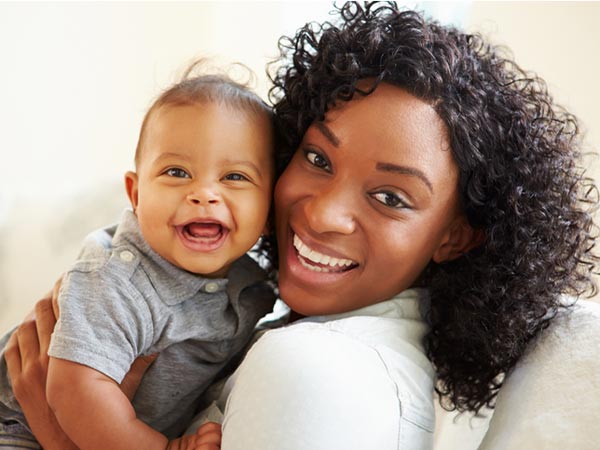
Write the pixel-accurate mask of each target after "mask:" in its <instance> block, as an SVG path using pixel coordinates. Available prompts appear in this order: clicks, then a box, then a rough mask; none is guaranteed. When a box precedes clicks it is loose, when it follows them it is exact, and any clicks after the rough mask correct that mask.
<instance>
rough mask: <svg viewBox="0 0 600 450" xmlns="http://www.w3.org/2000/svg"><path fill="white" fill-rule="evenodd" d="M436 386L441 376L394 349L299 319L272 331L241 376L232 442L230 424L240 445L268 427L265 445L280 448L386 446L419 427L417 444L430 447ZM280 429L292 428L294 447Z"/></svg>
mask: <svg viewBox="0 0 600 450" xmlns="http://www.w3.org/2000/svg"><path fill="white" fill-rule="evenodd" d="M432 389H433V380H432V379H431V378H430V377H428V376H424V374H423V372H422V371H421V370H420V369H419V367H418V366H415V365H414V364H413V363H412V362H411V361H410V358H407V357H406V356H404V355H403V354H402V353H397V352H394V351H392V349H391V348H390V347H386V346H384V345H382V346H379V347H378V346H375V345H372V343H369V342H366V343H365V342H364V341H361V340H360V339H357V338H356V336H355V335H351V334H348V333H345V332H343V331H341V330H340V329H339V328H336V327H331V326H328V325H327V323H311V322H304V323H298V324H294V325H291V326H288V327H285V328H280V329H276V330H272V331H269V332H267V333H265V335H264V336H263V337H262V338H261V339H260V340H259V341H258V342H257V343H256V344H255V345H254V346H253V347H252V349H251V350H250V351H249V352H248V354H247V356H246V358H245V360H244V361H243V363H242V364H241V366H240V367H239V369H238V371H237V372H236V374H235V375H234V379H233V384H232V388H231V391H230V395H229V398H228V400H227V409H226V411H225V417H226V419H225V420H226V422H225V428H224V443H225V440H227V439H228V437H227V436H228V433H227V427H228V426H229V430H235V435H236V440H238V441H239V442H247V439H260V436H257V435H256V429H262V430H268V436H265V441H264V442H268V441H269V439H271V440H272V439H275V442H278V445H276V448H280V449H283V448H289V449H294V450H295V449H297V448H298V449H300V448H313V449H317V448H318V449H320V448H323V449H325V448H328V449H331V448H347V449H354V448H363V449H364V448H378V449H386V448H397V445H398V442H399V440H401V439H402V440H404V439H405V438H406V436H403V435H402V433H403V432H405V430H408V429H412V430H413V432H414V434H415V435H414V437H412V438H411V441H415V442H419V443H420V444H419V445H421V446H420V447H415V448H427V446H423V445H422V444H423V443H424V442H428V441H429V439H431V436H432V431H433V422H434V412H433V405H432ZM243 430H248V433H247V434H245V433H244V431H243ZM252 430H253V431H252ZM274 430H275V431H274ZM276 430H286V431H285V432H282V433H283V434H282V439H283V436H286V441H288V440H289V441H288V444H285V445H289V446H288V447H286V446H285V445H284V444H282V443H281V442H280V440H278V439H277V438H276V436H274V435H273V433H275V435H277V433H278V431H276ZM231 442H232V441H230V443H231ZM374 442H375V445H374ZM228 448H229V447H228ZM232 448H237V447H232ZM249 448H262V447H261V446H260V445H258V446H256V447H249ZM265 448H267V447H265Z"/></svg>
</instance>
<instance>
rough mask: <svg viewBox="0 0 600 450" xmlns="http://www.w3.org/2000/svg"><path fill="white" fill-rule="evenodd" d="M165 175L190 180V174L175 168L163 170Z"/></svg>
mask: <svg viewBox="0 0 600 450" xmlns="http://www.w3.org/2000/svg"><path fill="white" fill-rule="evenodd" d="M164 173H165V174H166V175H168V176H170V177H175V178H192V177H190V174H188V173H187V172H186V171H185V170H183V169H179V168H177V167H171V168H170V169H167V170H165V172H164Z"/></svg>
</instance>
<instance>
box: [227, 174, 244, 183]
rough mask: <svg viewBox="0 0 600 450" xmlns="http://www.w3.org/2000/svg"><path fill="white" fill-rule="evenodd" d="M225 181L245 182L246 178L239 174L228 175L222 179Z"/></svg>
mask: <svg viewBox="0 0 600 450" xmlns="http://www.w3.org/2000/svg"><path fill="white" fill-rule="evenodd" d="M224 178H225V179H226V180H230V181H247V180H248V177H246V176H245V175H242V174H241V173H228V174H227V175H225V177H224Z"/></svg>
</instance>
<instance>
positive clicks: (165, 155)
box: [154, 152, 189, 163]
mask: <svg viewBox="0 0 600 450" xmlns="http://www.w3.org/2000/svg"><path fill="white" fill-rule="evenodd" d="M168 158H179V159H185V160H189V158H188V157H187V156H186V155H183V154H181V153H175V152H164V153H161V154H160V155H158V156H157V157H156V158H155V159H154V162H155V163H156V162H160V161H162V160H163V159H168Z"/></svg>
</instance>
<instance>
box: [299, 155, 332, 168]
mask: <svg viewBox="0 0 600 450" xmlns="http://www.w3.org/2000/svg"><path fill="white" fill-rule="evenodd" d="M305 155H306V159H308V162H309V163H311V164H312V165H313V166H315V167H318V168H319V169H323V170H327V171H329V170H331V167H329V162H328V161H327V159H325V157H324V156H323V155H320V154H319V153H317V152H313V151H312V150H307V151H306V152H305Z"/></svg>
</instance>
